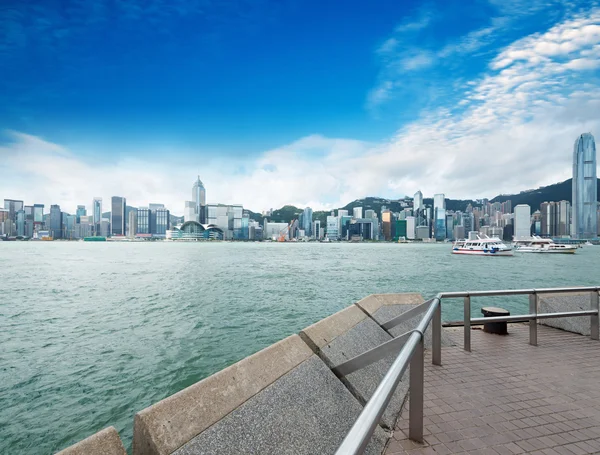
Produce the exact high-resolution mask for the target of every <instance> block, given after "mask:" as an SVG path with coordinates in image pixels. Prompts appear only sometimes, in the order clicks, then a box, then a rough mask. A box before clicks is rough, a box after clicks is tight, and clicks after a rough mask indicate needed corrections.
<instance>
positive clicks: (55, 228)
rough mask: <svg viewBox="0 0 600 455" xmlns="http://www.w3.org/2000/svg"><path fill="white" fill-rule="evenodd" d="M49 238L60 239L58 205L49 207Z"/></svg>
mask: <svg viewBox="0 0 600 455" xmlns="http://www.w3.org/2000/svg"><path fill="white" fill-rule="evenodd" d="M49 224H50V226H49V229H48V230H49V231H50V237H52V238H55V239H62V233H63V230H62V224H63V219H62V212H61V211H60V205H56V204H55V205H51V206H50V223H49Z"/></svg>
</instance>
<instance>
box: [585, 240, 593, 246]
mask: <svg viewBox="0 0 600 455" xmlns="http://www.w3.org/2000/svg"><path fill="white" fill-rule="evenodd" d="M584 245H585V246H594V244H593V243H592V242H590V241H589V240H588V241H587V242H585V243H584Z"/></svg>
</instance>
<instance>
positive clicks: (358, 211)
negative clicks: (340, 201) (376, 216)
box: [352, 207, 363, 219]
mask: <svg viewBox="0 0 600 455" xmlns="http://www.w3.org/2000/svg"><path fill="white" fill-rule="evenodd" d="M352 216H353V217H354V218H356V219H359V218H362V217H363V208H362V207H354V208H353V209H352Z"/></svg>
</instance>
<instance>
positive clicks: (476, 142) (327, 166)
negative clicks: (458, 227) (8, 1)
mask: <svg viewBox="0 0 600 455" xmlns="http://www.w3.org/2000/svg"><path fill="white" fill-rule="evenodd" d="M598 23H600V10H599V9H594V10H591V11H589V12H588V13H586V14H582V15H579V16H575V17H572V18H571V19H569V20H567V21H564V22H562V23H559V24H557V25H555V26H554V27H552V28H551V29H550V30H548V31H547V32H546V33H540V34H535V35H532V36H530V37H527V38H525V39H522V40H519V41H516V42H515V43H513V44H511V45H509V46H507V47H506V48H505V49H503V50H501V51H500V52H499V53H498V55H496V56H495V57H494V58H493V59H492V60H491V61H490V65H489V69H488V71H487V72H486V74H483V75H481V76H480V77H479V78H477V79H475V80H471V81H465V82H464V83H463V84H462V86H463V90H464V96H463V97H462V100H460V102H457V103H456V105H450V106H447V107H445V108H441V109H438V110H436V111H434V112H431V113H429V114H427V115H424V116H423V117H422V118H420V119H419V120H418V121H415V122H413V123H411V124H408V125H406V126H405V127H403V128H402V129H401V130H399V131H398V132H397V134H396V135H394V136H393V137H391V138H390V139H389V140H387V141H385V142H382V143H379V144H370V143H365V142H362V141H357V140H352V139H334V138H326V137H322V136H319V135H313V136H308V137H305V138H302V139H300V140H298V141H295V142H293V143H291V144H288V145H285V146H282V147H279V148H276V149H274V150H270V151H266V152H265V153H263V154H262V155H261V156H260V157H258V158H257V159H255V160H252V161H246V162H244V163H243V165H244V166H243V167H244V168H245V172H244V173H238V174H235V173H232V171H231V163H230V162H227V161H222V162H213V163H211V164H210V167H208V168H204V169H203V171H202V175H201V178H202V179H203V181H204V183H205V185H206V187H207V195H208V200H209V201H210V202H225V203H233V202H237V203H243V204H244V205H245V206H246V207H247V208H250V209H252V210H261V209H264V208H270V207H279V206H281V205H283V204H288V203H291V204H294V205H298V206H305V205H311V206H313V208H315V209H320V208H331V207H336V206H340V205H344V204H346V203H347V202H349V201H352V200H354V199H356V198H360V197H364V196H368V195H381V196H385V197H399V196H402V195H404V194H413V193H414V192H415V191H416V190H418V189H421V190H422V191H423V192H424V193H425V194H428V195H431V194H433V193H435V192H445V193H446V195H447V196H448V197H453V198H467V197H493V196H495V195H496V194H498V193H510V192H514V191H519V190H521V189H524V188H532V187H537V186H540V185H544V184H550V183H554V182H557V181H560V180H563V179H566V178H569V177H570V176H571V175H570V174H571V156H572V147H573V142H574V140H575V138H576V137H577V135H578V134H580V133H582V132H585V131H591V132H592V133H593V134H595V136H596V137H597V138H599V137H600V117H599V115H598V113H599V112H600V84H599V80H598V74H597V73H594V72H593V71H590V70H591V69H593V68H591V65H593V64H594V62H597V61H598V60H597V59H596V58H594V56H597V55H598V54H597V52H598V49H599V45H600V36H597V35H595V32H594V29H593V28H589V27H588V26H590V25H595V24H598ZM586 27H587V28H586ZM577 30H580V31H581V36H579V35H578V34H577V33H576V31H577ZM573 31H575V32H573ZM564 43H570V44H569V45H572V46H573V47H572V49H571V50H570V51H569V52H567V53H563V52H560V53H554V54H551V55H550V54H549V49H555V47H554V46H555V45H557V46H560V45H562V44H564ZM382 89H383V90H382V91H381V92H380V93H374V94H373V95H372V96H374V97H385V96H387V94H386V93H387V92H386V90H391V89H393V86H385V85H384V86H382ZM177 162H178V160H173V159H171V160H168V161H167V160H165V162H163V163H158V164H148V163H145V162H141V161H136V160H123V161H117V162H110V161H102V162H100V163H98V162H88V161H86V160H84V159H82V158H79V157H77V156H75V155H73V154H72V153H71V152H70V151H68V150H66V149H65V148H64V147H60V146H58V145H56V144H52V143H50V142H46V141H44V140H42V139H39V138H36V137H33V136H28V135H23V134H13V142H12V143H10V144H7V145H4V146H1V147H0V167H2V168H3V170H2V175H3V178H2V179H1V180H0V197H7V198H21V197H22V198H24V199H25V200H26V202H27V203H34V202H43V203H46V204H50V203H55V202H59V203H60V204H61V206H63V207H64V208H65V209H66V210H70V211H73V210H74V209H75V206H76V205H77V204H80V203H87V204H90V203H91V200H92V197H94V196H102V197H104V198H105V199H106V198H109V197H110V196H111V195H124V196H126V197H127V199H128V203H129V204H130V205H144V204H147V203H148V202H163V203H165V204H166V205H167V206H168V207H169V208H170V209H171V210H172V212H173V213H176V214H181V213H182V211H183V201H184V200H186V199H188V198H189V197H190V187H191V184H192V182H193V181H194V178H195V171H190V168H194V167H195V166H196V165H197V163H193V162H190V158H189V157H188V158H186V159H182V160H181V163H182V164H181V165H179V164H173V163H177Z"/></svg>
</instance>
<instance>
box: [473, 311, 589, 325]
mask: <svg viewBox="0 0 600 455" xmlns="http://www.w3.org/2000/svg"><path fill="white" fill-rule="evenodd" d="M595 314H598V312H597V311H596V310H582V311H566V312H563V313H532V314H519V315H516V316H491V317H489V318H471V324H473V323H475V324H478V323H481V324H487V323H488V322H526V321H528V320H530V319H554V318H570V317H575V316H593V315H595Z"/></svg>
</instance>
